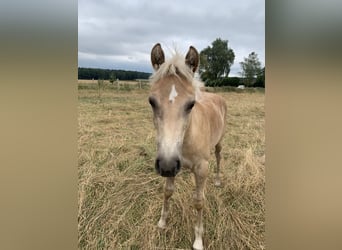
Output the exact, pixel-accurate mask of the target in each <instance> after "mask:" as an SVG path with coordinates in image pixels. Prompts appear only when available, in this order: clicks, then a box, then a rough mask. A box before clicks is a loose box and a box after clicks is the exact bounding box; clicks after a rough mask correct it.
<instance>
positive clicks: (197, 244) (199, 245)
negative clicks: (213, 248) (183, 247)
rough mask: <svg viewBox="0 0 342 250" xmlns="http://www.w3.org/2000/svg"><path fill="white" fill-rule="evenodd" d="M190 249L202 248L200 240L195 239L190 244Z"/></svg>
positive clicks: (201, 249) (200, 249)
mask: <svg viewBox="0 0 342 250" xmlns="http://www.w3.org/2000/svg"><path fill="white" fill-rule="evenodd" d="M192 249H194V250H203V243H202V240H195V242H194V244H193V245H192Z"/></svg>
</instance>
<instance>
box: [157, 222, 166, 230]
mask: <svg viewBox="0 0 342 250" xmlns="http://www.w3.org/2000/svg"><path fill="white" fill-rule="evenodd" d="M158 227H159V228H160V229H165V228H166V223H165V221H163V220H159V221H158Z"/></svg>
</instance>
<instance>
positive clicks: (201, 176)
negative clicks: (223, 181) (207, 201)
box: [193, 161, 208, 250]
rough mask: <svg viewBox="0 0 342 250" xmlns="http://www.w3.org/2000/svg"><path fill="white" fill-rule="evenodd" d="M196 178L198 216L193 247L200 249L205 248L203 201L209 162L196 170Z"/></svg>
mask: <svg viewBox="0 0 342 250" xmlns="http://www.w3.org/2000/svg"><path fill="white" fill-rule="evenodd" d="M194 174H195V180H196V191H195V194H194V205H195V208H196V210H197V218H196V224H195V242H194V244H193V248H194V249H197V250H200V249H203V240H202V235H203V221H202V213H203V201H204V187H205V183H206V179H207V176H208V162H207V161H203V162H202V163H201V164H200V165H198V166H197V168H196V169H195V171H194Z"/></svg>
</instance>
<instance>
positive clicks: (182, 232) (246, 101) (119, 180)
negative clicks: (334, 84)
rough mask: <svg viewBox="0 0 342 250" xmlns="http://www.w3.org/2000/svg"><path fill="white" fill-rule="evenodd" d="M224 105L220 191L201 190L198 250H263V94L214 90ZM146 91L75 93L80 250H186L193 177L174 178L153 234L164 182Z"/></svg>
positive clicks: (189, 236)
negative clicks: (162, 220) (163, 225)
mask: <svg viewBox="0 0 342 250" xmlns="http://www.w3.org/2000/svg"><path fill="white" fill-rule="evenodd" d="M219 94H220V95H222V96H223V97H224V98H225V99H226V102H227V105H228V117H227V129H226V131H227V132H226V135H225V137H224V141H223V150H222V156H223V160H222V167H221V169H222V187H220V188H217V187H215V186H214V184H213V180H214V178H213V177H214V171H213V169H214V163H215V157H214V156H213V155H212V158H211V161H210V174H209V179H208V182H207V186H206V189H205V194H206V196H205V207H204V217H203V218H204V238H203V240H204V247H205V249H215V250H217V249H265V133H264V129H265V112H264V98H265V95H264V93H263V92H260V91H254V92H248V91H241V92H240V93H236V92H220V93H219ZM147 97H148V88H147V87H146V86H145V87H144V88H142V89H138V88H135V89H133V88H129V89H120V90H117V89H116V88H115V87H113V88H105V89H104V90H102V91H101V93H100V94H99V91H98V90H97V89H96V84H94V86H93V87H84V86H83V87H79V97H78V98H79V118H78V122H79V132H78V133H79V134H78V145H79V147H78V155H79V172H78V173H79V174H78V178H79V211H78V230H79V248H80V249H144V250H145V249H147V250H148V249H191V246H192V243H193V240H194V230H193V226H194V220H195V212H196V211H195V209H194V207H193V205H192V193H193V190H194V180H193V176H192V174H191V173H190V172H188V171H181V172H180V174H178V175H177V177H176V181H175V185H176V189H175V192H174V195H173V196H172V198H171V199H170V202H171V206H170V208H171V211H170V215H169V220H168V226H167V229H165V230H164V231H163V230H160V229H158V228H157V222H158V220H159V216H160V211H161V208H162V202H163V185H164V179H163V178H162V177H160V176H158V175H157V174H156V173H155V170H154V157H155V153H156V146H155V132H154V128H153V125H152V112H151V110H150V107H149V104H148V101H147Z"/></svg>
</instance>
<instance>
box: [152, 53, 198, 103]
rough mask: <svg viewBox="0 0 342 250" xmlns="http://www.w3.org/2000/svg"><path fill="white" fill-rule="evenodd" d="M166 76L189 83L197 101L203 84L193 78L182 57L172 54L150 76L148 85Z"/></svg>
mask: <svg viewBox="0 0 342 250" xmlns="http://www.w3.org/2000/svg"><path fill="white" fill-rule="evenodd" d="M167 76H176V77H182V78H183V79H185V80H186V81H188V82H191V84H192V86H194V88H195V91H196V99H199V97H200V88H201V87H203V86H204V83H203V82H202V81H200V80H199V79H196V78H197V77H195V76H194V73H193V72H192V71H191V69H190V68H189V67H188V66H187V65H186V64H185V60H184V56H183V55H181V54H179V53H178V52H177V51H176V52H174V55H173V56H172V58H171V59H169V60H167V61H165V62H164V63H163V64H162V65H160V68H159V69H158V70H157V71H155V72H154V73H153V74H152V75H151V76H150V83H151V84H154V83H155V82H157V81H159V80H160V79H162V78H164V77H167Z"/></svg>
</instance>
